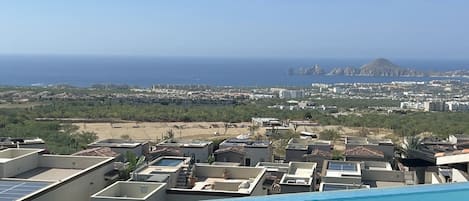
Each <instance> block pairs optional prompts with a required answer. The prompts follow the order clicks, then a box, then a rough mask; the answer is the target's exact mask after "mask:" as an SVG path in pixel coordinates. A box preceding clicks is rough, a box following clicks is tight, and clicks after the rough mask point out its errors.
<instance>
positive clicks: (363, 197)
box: [225, 182, 469, 201]
mask: <svg viewBox="0 0 469 201" xmlns="http://www.w3.org/2000/svg"><path fill="white" fill-rule="evenodd" d="M225 200H226V199H225ZM227 200H232V201H287V200H295V201H342V200H343V201H445V200H469V183H468V182H465V183H454V184H436V185H417V186H406V187H398V188H382V189H363V190H349V191H333V192H321V193H318V192H315V193H297V194H283V195H274V196H258V197H245V198H235V199H227Z"/></svg>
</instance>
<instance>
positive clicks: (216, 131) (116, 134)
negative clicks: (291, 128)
mask: <svg viewBox="0 0 469 201" xmlns="http://www.w3.org/2000/svg"><path fill="white" fill-rule="evenodd" d="M75 125H77V126H79V127H80V130H81V131H92V132H95V133H97V134H98V137H99V138H100V139H106V138H122V137H123V136H124V137H125V136H128V137H129V138H131V139H134V140H149V141H159V140H161V139H162V138H163V136H164V135H166V134H167V133H168V132H169V131H170V130H172V132H173V133H174V137H176V138H185V139H214V138H220V137H235V136H238V135H241V134H246V133H249V126H250V125H251V123H250V122H244V123H237V124H233V126H231V127H230V128H228V129H227V130H226V133H225V128H224V123H223V122H190V123H187V122H142V123H114V124H111V123H76V124H75ZM325 129H334V130H338V131H339V132H340V133H341V134H342V136H343V137H345V136H358V135H360V134H359V133H360V130H362V128H353V127H352V128H351V127H342V126H314V127H310V126H307V127H304V126H300V127H298V128H297V132H301V131H308V132H314V133H319V132H321V131H323V130H325ZM366 130H367V131H368V133H369V135H368V137H373V138H389V137H390V136H391V137H392V131H391V130H388V129H366ZM256 132H257V133H259V134H264V133H265V129H264V128H260V129H259V130H257V131H256ZM335 149H337V150H342V149H344V142H343V139H340V140H338V141H336V143H335Z"/></svg>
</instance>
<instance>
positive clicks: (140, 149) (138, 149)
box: [87, 139, 150, 157]
mask: <svg viewBox="0 0 469 201" xmlns="http://www.w3.org/2000/svg"><path fill="white" fill-rule="evenodd" d="M96 147H109V148H111V150H112V151H114V152H116V153H119V154H122V155H123V156H125V154H126V153H127V152H132V153H134V154H135V155H136V156H137V157H140V156H147V155H148V153H149V151H150V147H149V144H148V142H137V141H132V140H123V139H104V140H99V141H97V142H93V143H91V144H88V146H87V148H96Z"/></svg>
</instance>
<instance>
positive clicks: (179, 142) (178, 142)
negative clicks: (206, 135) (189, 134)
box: [157, 139, 213, 147]
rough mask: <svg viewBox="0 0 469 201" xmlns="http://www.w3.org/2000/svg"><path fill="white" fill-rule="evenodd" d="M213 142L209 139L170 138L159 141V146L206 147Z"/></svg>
mask: <svg viewBox="0 0 469 201" xmlns="http://www.w3.org/2000/svg"><path fill="white" fill-rule="evenodd" d="M212 143H213V142H212V141H208V140H184V139H169V140H166V141H163V142H161V143H159V144H158V145H157V146H177V147H206V146H208V145H210V144H212Z"/></svg>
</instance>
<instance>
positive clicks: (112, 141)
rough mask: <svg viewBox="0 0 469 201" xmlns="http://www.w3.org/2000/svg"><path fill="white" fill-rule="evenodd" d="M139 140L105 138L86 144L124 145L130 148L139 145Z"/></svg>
mask: <svg viewBox="0 0 469 201" xmlns="http://www.w3.org/2000/svg"><path fill="white" fill-rule="evenodd" d="M141 144H142V143H141V142H135V141H129V140H122V139H105V140H100V141H96V142H93V143H91V144H88V146H91V147H116V148H118V147H125V148H132V147H137V146H140V145H141Z"/></svg>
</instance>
